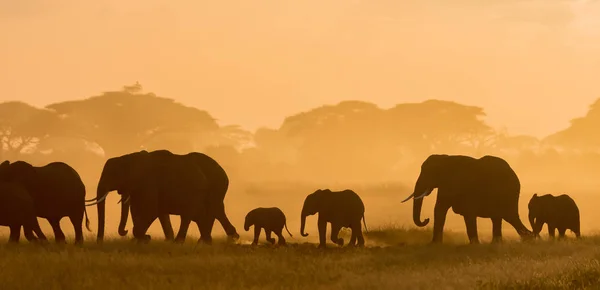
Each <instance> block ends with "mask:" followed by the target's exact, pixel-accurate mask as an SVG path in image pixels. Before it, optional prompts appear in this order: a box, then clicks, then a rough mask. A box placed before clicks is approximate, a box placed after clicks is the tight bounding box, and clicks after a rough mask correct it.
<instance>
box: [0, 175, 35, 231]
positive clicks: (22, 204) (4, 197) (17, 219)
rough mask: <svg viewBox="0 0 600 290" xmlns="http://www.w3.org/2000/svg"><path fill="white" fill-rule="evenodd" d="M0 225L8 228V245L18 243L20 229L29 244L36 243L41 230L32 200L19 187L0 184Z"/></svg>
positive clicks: (11, 183) (17, 185)
mask: <svg viewBox="0 0 600 290" xmlns="http://www.w3.org/2000/svg"><path fill="white" fill-rule="evenodd" d="M0 225H2V226H7V227H9V228H10V236H9V238H8V242H9V243H18V242H19V238H20V236H21V227H23V232H24V233H25V238H26V239H27V240H28V241H29V242H37V240H38V239H37V237H36V236H35V235H34V232H36V233H37V234H38V235H40V234H41V232H42V231H41V229H40V226H39V223H38V221H37V217H36V215H35V208H34V204H33V199H32V198H31V196H30V195H29V193H28V192H27V190H25V188H23V187H22V186H21V185H19V184H17V183H13V182H0Z"/></svg>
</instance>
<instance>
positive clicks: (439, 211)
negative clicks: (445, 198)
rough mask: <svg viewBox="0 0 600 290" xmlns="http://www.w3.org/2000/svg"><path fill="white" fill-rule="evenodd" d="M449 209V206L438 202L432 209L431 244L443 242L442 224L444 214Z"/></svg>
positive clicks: (444, 217) (443, 222)
mask: <svg viewBox="0 0 600 290" xmlns="http://www.w3.org/2000/svg"><path fill="white" fill-rule="evenodd" d="M449 209H450V206H449V205H446V204H444V203H441V202H439V199H438V201H437V202H436V203H435V208H434V209H433V219H434V220H433V240H432V241H431V242H432V243H442V242H443V241H444V224H445V223H446V214H447V213H448V210H449Z"/></svg>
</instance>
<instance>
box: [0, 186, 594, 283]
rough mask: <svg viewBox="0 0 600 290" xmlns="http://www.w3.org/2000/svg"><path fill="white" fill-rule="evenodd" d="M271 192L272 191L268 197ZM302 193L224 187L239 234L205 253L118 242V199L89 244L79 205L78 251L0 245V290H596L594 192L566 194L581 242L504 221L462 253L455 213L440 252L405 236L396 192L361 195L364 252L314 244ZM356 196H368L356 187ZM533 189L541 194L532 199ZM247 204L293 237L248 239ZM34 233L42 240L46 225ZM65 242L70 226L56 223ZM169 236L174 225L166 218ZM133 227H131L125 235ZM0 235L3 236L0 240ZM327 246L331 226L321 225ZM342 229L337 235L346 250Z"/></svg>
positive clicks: (422, 231) (425, 233)
mask: <svg viewBox="0 0 600 290" xmlns="http://www.w3.org/2000/svg"><path fill="white" fill-rule="evenodd" d="M274 191H279V190H274ZM309 191H310V190H309V189H304V188H297V187H296V188H295V191H294V190H289V191H282V192H281V194H274V193H273V192H267V191H264V192H262V193H260V190H259V191H258V192H252V193H251V192H250V191H248V192H242V191H239V190H238V191H236V190H233V191H232V192H231V194H228V197H227V199H226V205H227V212H228V215H229V217H230V220H231V221H232V223H233V224H234V225H235V226H236V227H237V229H238V232H239V233H240V235H241V236H242V237H241V239H240V241H239V242H238V243H237V244H229V243H227V242H226V241H225V239H224V236H223V230H222V227H221V226H220V224H219V223H218V222H217V223H215V227H214V230H213V237H214V238H215V243H214V245H212V246H205V245H197V244H196V240H197V238H198V233H197V229H196V228H195V226H191V227H190V232H189V234H188V240H187V242H186V243H185V244H184V245H173V244H170V243H166V242H163V238H164V235H163V234H162V232H161V231H160V225H159V223H158V222H155V223H154V224H153V225H152V227H151V230H150V234H151V235H152V237H153V238H152V241H151V242H150V243H149V244H144V245H142V244H137V243H134V242H132V241H131V240H130V239H131V237H130V235H129V236H128V237H125V238H121V237H118V236H116V228H117V222H118V218H119V215H118V206H117V204H116V202H117V201H118V199H119V197H118V196H116V194H113V195H111V196H109V198H108V199H107V200H108V202H107V210H108V212H107V226H106V230H107V240H105V242H104V243H103V244H101V245H99V244H96V243H95V232H96V225H97V220H96V214H95V208H94V207H91V208H88V213H89V216H90V220H91V228H92V230H93V232H91V233H89V232H88V233H87V234H86V242H85V244H84V245H83V246H80V247H78V246H74V245H73V244H72V239H70V240H69V244H67V245H62V246H60V245H56V244H54V243H53V240H51V241H50V243H49V244H47V245H43V246H41V245H32V244H29V243H27V242H26V241H25V240H24V239H22V241H21V243H20V244H19V245H7V244H6V243H5V241H6V238H7V237H6V235H4V236H3V237H1V239H0V244H1V245H0V283H1V285H2V286H1V288H0V289H312V290H315V289H600V260H599V259H600V234H598V235H597V234H596V232H595V221H596V220H598V219H597V217H598V216H599V215H600V213H598V212H597V211H596V210H595V208H596V206H595V203H596V198H595V197H594V195H593V192H589V193H588V192H585V191H584V192H579V193H576V194H573V195H572V196H573V197H574V198H575V199H576V202H577V203H578V204H579V207H580V210H581V219H582V231H583V236H584V237H583V238H582V239H581V240H575V239H574V238H573V235H572V233H571V232H567V235H568V238H567V239H566V240H563V241H558V240H555V241H551V240H548V238H547V232H546V228H544V231H543V232H542V238H543V239H542V240H537V241H534V242H521V241H520V240H519V239H518V237H517V236H516V234H515V231H514V229H513V228H512V227H510V226H509V225H508V224H506V223H504V225H503V235H504V242H503V243H502V244H489V241H490V239H491V233H490V232H491V223H490V222H489V221H487V220H485V219H479V220H478V230H479V237H480V240H481V242H482V244H480V245H469V244H468V241H467V237H466V234H465V233H464V222H463V221H462V218H461V217H460V216H457V215H456V214H454V213H453V212H452V211H449V213H448V218H447V222H446V228H445V237H444V244H443V245H430V244H429V242H430V240H431V237H432V233H431V226H432V222H430V225H429V226H427V227H426V228H419V229H417V228H414V224H413V223H412V220H411V213H412V204H411V203H410V202H408V203H405V204H401V203H400V201H401V200H402V199H404V197H405V196H406V195H408V193H407V192H405V191H406V190H405V189H403V190H399V189H391V190H389V191H386V190H383V189H382V190H373V191H371V192H368V193H367V192H360V191H359V190H357V192H358V193H359V194H361V196H362V197H363V201H364V203H365V206H366V214H365V215H366V222H367V227H368V232H366V233H365V238H366V243H367V247H366V248H362V249H361V248H339V247H337V246H335V245H333V244H331V243H330V242H329V241H328V242H329V245H328V249H325V250H321V249H317V248H316V242H317V238H318V234H317V230H316V217H315V216H312V217H309V219H308V220H307V232H308V233H309V234H310V236H309V237H306V238H304V237H301V236H300V235H299V224H300V219H299V213H300V209H301V207H302V201H303V199H304V196H305V195H306V194H308V193H310V192H309ZM363 191H366V190H363ZM542 192H543V191H542ZM531 195H532V193H531V192H528V191H524V193H522V196H521V200H520V211H521V212H520V214H521V219H522V221H523V222H524V223H525V224H526V225H527V227H530V226H529V224H528V222H527V220H526V219H527V202H528V200H529V198H530V197H531ZM431 196H432V197H433V198H432V197H428V198H426V200H425V203H424V208H423V213H422V217H423V218H426V217H429V218H431V217H432V209H433V203H434V201H435V194H432V195H431ZM257 206H278V207H280V208H282V210H283V211H284V212H285V214H286V216H287V218H288V221H287V222H288V228H289V230H290V232H291V233H292V234H293V235H294V236H293V237H289V235H288V234H287V232H285V231H284V236H285V238H286V240H287V242H288V246H287V247H276V246H271V245H267V244H266V243H265V240H264V233H262V235H261V240H260V242H261V245H259V246H256V247H253V246H250V245H249V243H250V242H251V239H252V234H251V233H252V230H250V231H249V232H245V231H244V230H243V218H244V216H245V214H246V213H247V212H248V211H249V210H250V209H252V208H254V207H257ZM40 221H41V224H42V229H43V230H44V231H45V232H46V233H47V235H48V236H49V238H50V239H52V236H53V235H52V231H51V229H50V228H49V227H48V226H47V222H46V221H45V220H40ZM61 226H62V227H63V230H64V231H65V233H67V234H71V235H72V227H71V225H70V223H69V222H68V219H63V221H62V222H61ZM173 226H174V228H175V230H176V231H177V230H178V226H179V222H178V218H173ZM130 227H131V224H130V222H129V229H131V228H130ZM6 232H7V231H6V230H5V229H2V233H6ZM327 234H328V238H329V227H328V233H327ZM349 234H350V232H349V231H348V230H343V232H342V237H343V238H344V239H345V242H346V243H347V242H348V240H349Z"/></svg>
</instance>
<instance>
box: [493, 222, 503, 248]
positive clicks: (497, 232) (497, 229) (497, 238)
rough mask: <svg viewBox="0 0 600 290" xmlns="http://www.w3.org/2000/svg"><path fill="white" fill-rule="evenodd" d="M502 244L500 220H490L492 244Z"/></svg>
mask: <svg viewBox="0 0 600 290" xmlns="http://www.w3.org/2000/svg"><path fill="white" fill-rule="evenodd" d="M500 242H502V218H492V243H500Z"/></svg>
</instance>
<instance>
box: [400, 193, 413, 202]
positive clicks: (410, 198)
mask: <svg viewBox="0 0 600 290" xmlns="http://www.w3.org/2000/svg"><path fill="white" fill-rule="evenodd" d="M413 196H415V194H414V193H413V194H411V195H410V196H409V197H407V198H406V199H405V200H403V201H402V202H400V203H403V202H406V201H407V200H409V199H411V198H412V197H413Z"/></svg>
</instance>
